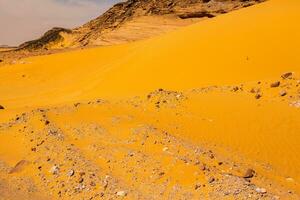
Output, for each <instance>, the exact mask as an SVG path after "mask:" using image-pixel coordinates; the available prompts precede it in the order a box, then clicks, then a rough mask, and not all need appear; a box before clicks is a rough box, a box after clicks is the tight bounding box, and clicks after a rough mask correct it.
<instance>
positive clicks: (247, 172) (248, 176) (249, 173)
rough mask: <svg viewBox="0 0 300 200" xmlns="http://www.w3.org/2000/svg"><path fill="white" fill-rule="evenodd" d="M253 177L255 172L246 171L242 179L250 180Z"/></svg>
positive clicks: (251, 170)
mask: <svg viewBox="0 0 300 200" xmlns="http://www.w3.org/2000/svg"><path fill="white" fill-rule="evenodd" d="M254 175H255V171H254V170H253V169H247V171H246V173H245V174H244V176H243V178H252V177H253V176H254Z"/></svg>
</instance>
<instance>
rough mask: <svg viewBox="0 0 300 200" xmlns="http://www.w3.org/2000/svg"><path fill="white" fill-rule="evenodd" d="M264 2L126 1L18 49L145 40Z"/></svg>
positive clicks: (260, 0)
mask: <svg viewBox="0 0 300 200" xmlns="http://www.w3.org/2000/svg"><path fill="white" fill-rule="evenodd" d="M263 1H264V0H247V1H244V0H209V1H206V0H188V1H184V0H160V1H156V0H138V1H136V0H128V1H125V2H120V3H118V4H116V5H114V6H113V7H112V8H111V9H109V10H108V11H106V12H105V13H104V14H102V15H101V16H99V17H98V18H96V19H94V20H92V21H90V22H88V23H86V24H84V25H83V26H81V27H78V28H75V29H73V30H67V29H63V28H54V29H52V30H50V31H48V32H47V33H45V35H43V36H42V37H41V38H40V39H37V40H33V41H29V42H26V43H24V44H21V45H20V49H25V50H31V51H32V50H37V49H59V48H67V47H80V46H81V47H82V46H94V45H112V44H121V43H126V42H130V41H136V40H140V39H145V38H148V37H151V36H154V35H158V34H161V33H164V32H167V31H170V30H174V29H176V28H178V27H181V26H186V25H189V24H192V23H195V22H197V21H199V20H200V19H204V18H212V17H215V16H217V15H220V14H224V13H227V12H230V11H233V10H237V9H240V8H243V7H248V6H251V5H254V4H256V3H260V2H263Z"/></svg>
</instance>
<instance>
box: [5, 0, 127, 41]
mask: <svg viewBox="0 0 300 200" xmlns="http://www.w3.org/2000/svg"><path fill="white" fill-rule="evenodd" d="M120 1H121V0H0V45H10V46H15V45H19V44H21V43H23V42H25V41H28V40H32V39H36V38H38V37H40V36H41V35H42V34H43V33H44V32H46V31H47V30H49V29H51V28H52V27H64V28H74V27H77V26H80V25H82V24H84V23H86V22H88V21H89V20H91V19H93V18H95V17H98V16H99V15H100V14H102V13H103V12H104V11H106V10H107V9H108V8H109V7H111V6H112V5H113V4H115V3H117V2H120Z"/></svg>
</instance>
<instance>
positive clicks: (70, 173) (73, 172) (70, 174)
mask: <svg viewBox="0 0 300 200" xmlns="http://www.w3.org/2000/svg"><path fill="white" fill-rule="evenodd" d="M74 174H75V171H74V170H72V169H71V170H70V171H68V173H67V175H68V176H70V177H71V176H73V175H74Z"/></svg>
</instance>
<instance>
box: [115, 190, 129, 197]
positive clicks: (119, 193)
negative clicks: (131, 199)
mask: <svg viewBox="0 0 300 200" xmlns="http://www.w3.org/2000/svg"><path fill="white" fill-rule="evenodd" d="M126 195H127V193H126V192H125V191H119V192H117V196H119V197H125V196H126Z"/></svg>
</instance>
